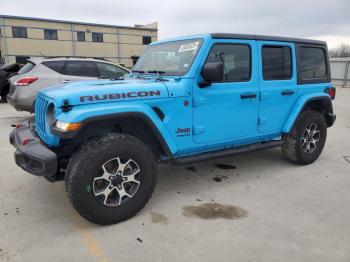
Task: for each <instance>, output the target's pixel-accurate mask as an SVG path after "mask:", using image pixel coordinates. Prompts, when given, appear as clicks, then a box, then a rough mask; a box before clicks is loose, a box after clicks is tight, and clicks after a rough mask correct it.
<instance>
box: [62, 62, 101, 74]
mask: <svg viewBox="0 0 350 262" xmlns="http://www.w3.org/2000/svg"><path fill="white" fill-rule="evenodd" d="M65 74H66V75H70V76H86V77H98V74H97V69H96V66H95V63H94V62H87V61H86V62H85V61H69V62H68V63H67V66H66V72H65Z"/></svg>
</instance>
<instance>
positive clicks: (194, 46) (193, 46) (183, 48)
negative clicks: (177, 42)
mask: <svg viewBox="0 0 350 262" xmlns="http://www.w3.org/2000/svg"><path fill="white" fill-rule="evenodd" d="M198 45H199V42H193V43H188V44H185V45H181V46H180V48H179V53H181V52H187V51H191V50H194V51H196V50H197V48H198Z"/></svg>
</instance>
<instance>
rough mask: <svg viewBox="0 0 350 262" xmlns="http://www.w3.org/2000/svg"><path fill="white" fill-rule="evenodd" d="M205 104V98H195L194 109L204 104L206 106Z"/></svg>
mask: <svg viewBox="0 0 350 262" xmlns="http://www.w3.org/2000/svg"><path fill="white" fill-rule="evenodd" d="M204 102H205V97H201V96H200V97H196V98H193V106H194V107H198V106H200V105H202V104H204Z"/></svg>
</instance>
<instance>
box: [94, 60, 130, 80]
mask: <svg viewBox="0 0 350 262" xmlns="http://www.w3.org/2000/svg"><path fill="white" fill-rule="evenodd" d="M96 65H97V69H98V71H99V73H100V74H99V76H100V77H101V78H103V79H112V78H120V77H123V76H124V75H125V74H128V71H126V70H124V69H121V68H119V67H117V66H115V65H111V64H106V63H96Z"/></svg>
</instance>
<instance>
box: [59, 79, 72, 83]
mask: <svg viewBox="0 0 350 262" xmlns="http://www.w3.org/2000/svg"><path fill="white" fill-rule="evenodd" d="M69 82H70V80H62V81H61V83H69Z"/></svg>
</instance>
